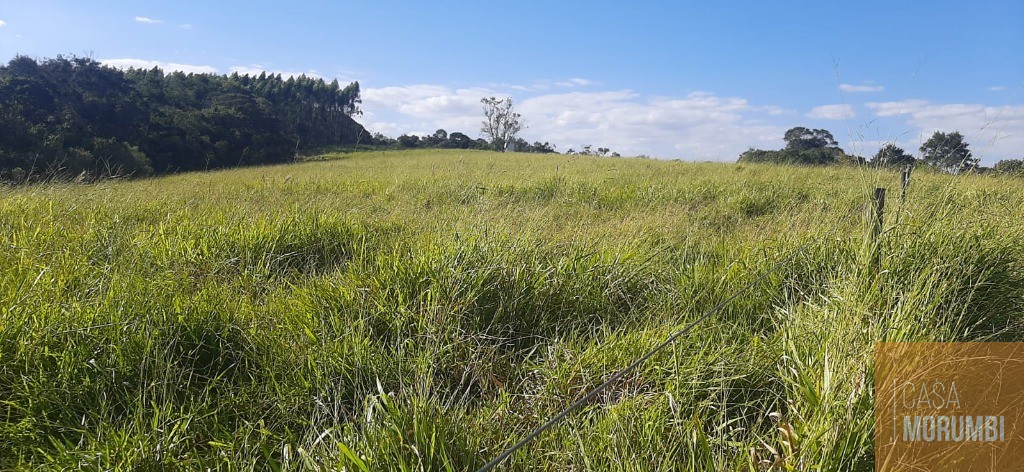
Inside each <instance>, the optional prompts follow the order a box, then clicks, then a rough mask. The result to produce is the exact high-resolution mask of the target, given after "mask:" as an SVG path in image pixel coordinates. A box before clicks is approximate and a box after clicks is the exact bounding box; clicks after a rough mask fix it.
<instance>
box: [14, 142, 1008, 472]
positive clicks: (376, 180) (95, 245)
mask: <svg viewBox="0 0 1024 472" xmlns="http://www.w3.org/2000/svg"><path fill="white" fill-rule="evenodd" d="M325 157H326V160H323V161H317V162H306V163H298V164H289V165H276V166H265V167H247V168H243V169H233V170H221V171H214V172H205V173H187V174H178V175H173V176H166V177H160V178H152V179H139V180H132V181H120V182H119V181H100V182H98V183H94V184H88V185H75V184H47V185H27V186H20V187H4V186H0V259H2V260H4V261H7V262H6V263H5V264H3V265H0V312H2V313H3V314H2V315H0V405H2V407H0V469H4V470H9V469H27V468H39V467H44V468H59V467H69V468H103V469H108V468H118V469H127V468H132V469H153V468H158V467H164V468H173V467H183V468H188V469H199V468H205V467H227V466H228V465H230V466H231V468H233V469H239V470H263V469H265V468H266V466H267V465H268V464H276V465H279V466H281V467H283V468H285V469H298V468H305V469H316V468H317V467H318V466H324V467H325V468H333V467H336V466H345V467H347V470H398V469H406V470H442V469H445V468H447V467H450V468H451V469H453V470H467V469H474V468H476V467H479V466H481V465H483V464H484V463H486V462H487V461H489V460H490V459H492V458H494V457H495V456H497V455H498V454H499V453H500V452H501V451H502V449H503V448H504V447H507V446H509V445H511V444H512V443H514V442H515V441H517V440H518V439H520V438H522V437H523V436H525V435H526V434H527V433H529V431H530V430H531V429H532V428H534V427H535V426H537V425H539V424H540V423H542V422H544V421H545V420H547V419H548V418H550V417H552V416H554V415H555V414H556V413H558V412H559V411H560V410H561V409H562V408H563V407H565V406H567V405H568V404H569V403H571V402H572V401H573V400H574V399H576V398H578V397H579V396H580V395H582V394H583V393H584V392H586V391H587V390H588V389H590V388H592V387H594V386H596V385H598V384H600V383H601V382H602V381H603V380H604V379H605V378H607V377H608V376H609V375H611V374H612V373H613V372H615V371H616V370H618V369H620V368H621V367H624V366H625V365H627V364H629V363H630V362H631V361H632V360H634V359H636V358H638V357H640V356H641V355H642V354H643V353H644V352H646V351H647V350H649V349H651V348H653V347H654V346H656V345H658V344H660V343H661V342H662V341H663V340H664V339H666V338H667V337H668V336H670V335H671V334H672V333H674V332H676V331H677V330H679V329H680V328H682V327H683V326H685V325H686V324H687V323H688V322H690V321H692V320H694V319H696V318H697V317H698V316H700V315H701V314H702V313H703V312H704V311H705V310H707V309H708V308H710V307H711V306H713V305H714V304H716V303H717V302H719V301H721V300H723V299H725V298H726V297H727V296H729V295H730V294H731V293H733V292H734V291H735V290H737V289H739V288H741V287H743V286H744V285H746V284H747V283H749V282H751V281H753V280H755V278H756V277H757V276H759V275H760V274H762V273H764V272H766V271H768V270H769V269H770V268H772V266H774V265H775V264H776V263H778V262H779V261H783V260H785V258H786V257H787V256H790V255H791V254H792V253H793V251H795V250H796V249H797V248H798V247H801V246H802V245H804V244H806V250H805V251H803V252H801V253H800V254H799V255H797V256H795V257H794V258H792V259H791V260H789V262H786V263H784V264H783V265H782V267H781V268H780V269H779V270H778V271H777V272H775V273H773V274H772V275H770V276H768V277H767V278H765V279H764V280H762V281H760V282H758V283H756V284H754V286H753V288H752V289H750V290H749V291H746V292H744V294H743V295H741V296H740V297H739V298H738V299H736V300H735V301H733V302H732V303H730V304H728V305H727V307H726V308H725V310H724V311H723V312H721V313H717V314H715V315H713V316H711V317H710V318H708V319H707V320H706V321H704V322H703V323H701V324H699V325H698V326H697V328H696V329H695V330H694V331H693V332H691V333H690V334H689V335H687V336H685V337H683V338H681V339H680V341H679V342H678V343H676V344H675V345H674V346H673V347H672V348H670V349H669V350H667V351H665V352H662V353H661V354H658V355H656V356H654V357H653V358H651V359H650V361H649V362H647V363H646V364H644V365H643V366H642V367H641V368H640V369H639V370H638V371H637V372H635V373H634V374H631V375H629V376H627V377H626V378H625V379H623V381H622V382H619V383H617V384H615V385H613V386H612V388H611V389H609V390H607V391H606V392H604V393H603V394H601V395H600V396H599V397H598V398H597V399H595V400H594V401H592V402H589V403H588V404H587V405H586V406H585V407H584V408H583V409H582V410H581V411H579V412H576V413H573V414H571V415H570V416H569V417H568V418H566V420H565V421H564V422H563V423H562V424H560V425H559V426H557V427H555V428H554V429H552V430H550V431H548V432H547V433H545V434H544V435H542V436H540V437H539V438H537V439H536V440H535V441H533V442H532V443H530V444H529V445H527V446H526V448H525V449H523V450H522V451H520V452H519V453H516V454H515V455H513V456H512V457H511V458H510V460H509V461H508V463H507V465H508V466H509V467H508V469H507V470H589V469H596V470H637V469H657V470H676V469H684V470H750V469H751V468H754V469H755V470H764V469H765V467H762V466H761V465H754V464H760V463H761V461H768V462H773V461H777V462H778V463H779V464H789V465H792V466H796V465H797V464H802V465H801V467H802V468H804V469H805V470H871V469H872V468H873V449H872V448H873V443H872V427H873V424H874V423H873V419H872V408H873V402H874V400H873V394H872V388H871V387H872V378H873V377H872V375H873V369H874V364H873V354H872V353H873V346H874V343H875V342H876V341H881V340H887V341H910V340H914V341H926V340H937V341H946V340H993V339H1003V340H1017V341H1020V340H1022V339H1024V331H1022V326H1021V324H1020V321H1021V318H1020V316H1021V314H1022V313H1024V243H1022V241H1024V239H1022V238H1021V236H1024V235H1022V229H1024V227H1022V225H1021V224H1020V221H1021V220H1022V218H1024V184H1022V181H1021V180H1019V179H1016V180H1015V179H1011V178H1003V177H995V176H960V177H953V176H948V175H929V174H925V173H922V174H921V175H915V178H914V181H913V185H912V187H911V189H910V193H909V195H908V198H907V201H906V202H905V203H901V202H900V199H899V191H898V188H899V176H898V175H896V174H895V173H893V172H884V171H871V170H865V169H864V168H846V167H827V168H808V167H785V166H768V165H757V164H739V165H737V164H714V163H682V162H663V161H654V160H643V159H603V158H594V157H583V156H565V155H544V156H537V155H520V154H498V153H489V152H476V151H437V152H370V153H358V154H346V155H334V156H325ZM876 186H882V187H887V188H888V189H889V191H890V194H889V195H890V196H889V203H888V206H887V209H886V215H885V218H886V231H885V232H884V233H883V235H882V239H881V243H880V251H881V262H880V264H879V265H878V266H877V267H874V266H872V264H871V262H870V261H871V260H872V258H873V256H872V255H871V253H870V250H868V249H865V247H866V246H865V236H866V235H867V234H868V231H867V227H866V224H865V218H864V213H865V209H866V205H867V203H868V201H869V195H870V193H871V191H872V189H873V188H875V187H876ZM780 431H791V432H792V433H796V434H795V436H788V437H787V436H786V435H784V434H781V433H780ZM766 446H771V448H772V449H774V451H776V454H777V455H775V456H773V453H772V452H770V450H769V449H768V447H766Z"/></svg>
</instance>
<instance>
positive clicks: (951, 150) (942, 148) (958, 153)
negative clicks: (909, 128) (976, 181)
mask: <svg viewBox="0 0 1024 472" xmlns="http://www.w3.org/2000/svg"><path fill="white" fill-rule="evenodd" d="M920 150H921V159H922V160H923V161H925V162H927V163H929V164H931V165H933V166H935V167H938V168H940V169H943V170H945V171H948V172H953V173H956V172H963V171H966V170H971V169H974V168H976V167H978V159H977V158H975V157H973V156H972V155H971V150H970V149H968V148H967V143H965V142H964V135H962V134H960V132H959V131H954V132H952V133H943V132H941V131H936V132H935V133H933V134H932V137H931V138H928V141H925V143H924V144H922V145H921V149H920Z"/></svg>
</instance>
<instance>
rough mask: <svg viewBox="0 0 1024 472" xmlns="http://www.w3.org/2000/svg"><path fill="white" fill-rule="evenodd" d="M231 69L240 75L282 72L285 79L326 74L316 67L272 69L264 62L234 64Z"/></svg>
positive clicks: (317, 77) (319, 76)
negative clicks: (245, 64) (244, 64)
mask: <svg viewBox="0 0 1024 472" xmlns="http://www.w3.org/2000/svg"><path fill="white" fill-rule="evenodd" d="M230 70H231V72H238V74H239V75H253V76H258V75H260V74H262V73H264V72H266V73H267V75H277V74H281V77H283V78H285V79H287V78H289V77H298V76H300V75H305V76H306V77H312V78H314V79H322V78H324V76H322V75H320V74H319V73H318V72H317V71H316V70H315V69H310V70H307V71H305V72H302V71H287V70H278V69H270V68H267V67H264V66H263V65H262V64H252V65H249V66H232V67H231V69H230Z"/></svg>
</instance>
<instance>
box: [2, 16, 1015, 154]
mask: <svg viewBox="0 0 1024 472" xmlns="http://www.w3.org/2000/svg"><path fill="white" fill-rule="evenodd" d="M16 54H23V55H29V56H33V57H37V58H45V57H53V56H55V55H57V54H76V55H89V56H92V57H94V58H96V59H98V60H101V61H104V62H106V63H108V64H111V65H115V66H121V67H126V66H133V65H134V66H151V65H154V64H157V65H161V66H162V67H164V68H167V69H180V70H186V71H194V72H218V73H231V72H232V71H240V72H242V73H245V72H250V73H259V71H262V70H267V71H270V72H280V73H283V74H285V75H288V74H299V73H305V74H307V75H315V76H320V77H324V78H327V79H332V78H338V79H340V80H342V81H352V80H358V81H359V82H360V84H361V86H362V89H363V99H364V103H363V105H362V109H363V111H364V115H363V116H362V117H360V118H357V119H358V120H359V121H360V122H362V123H363V124H364V125H366V126H367V127H368V128H370V129H371V130H374V131H382V132H384V133H385V134H388V135H392V136H397V135H398V134H401V133H432V132H433V131H434V130H436V129H438V128H444V129H446V130H448V131H449V132H452V131H463V132H466V133H467V134H469V135H471V136H473V137H476V136H478V130H479V121H480V118H481V114H482V113H481V108H480V103H479V100H480V98H481V97H483V96H492V95H493V96H511V97H513V98H514V100H515V102H516V107H517V109H518V110H519V111H520V112H521V113H522V114H523V116H524V119H525V121H526V124H527V126H528V128H527V129H526V130H525V131H524V132H523V133H522V134H523V136H524V137H525V138H527V139H528V140H530V141H534V140H540V141H549V142H552V143H554V144H556V145H558V149H559V150H562V151H565V150H567V149H569V148H577V149H579V147H580V146H582V145H584V144H591V145H593V146H594V147H598V146H605V147H610V148H612V150H615V151H619V152H621V153H623V154H646V155H650V156H656V157H663V158H683V159H692V160H734V159H735V158H736V156H737V155H738V154H739V152H742V151H743V150H745V149H747V148H748V147H763V148H777V147H781V146H782V144H783V143H782V139H781V137H782V134H783V133H784V131H785V130H786V129H788V128H790V127H792V126H808V127H814V128H826V129H829V130H831V131H832V133H833V134H834V135H835V136H836V138H837V139H838V140H839V141H840V143H841V145H842V146H843V147H844V148H845V149H847V151H851V152H856V153H859V154H862V155H870V154H872V153H874V151H875V150H876V149H877V148H878V146H879V145H880V143H882V142H886V141H896V142H897V143H898V144H900V145H901V146H903V147H904V148H905V149H907V150H908V151H911V152H914V153H916V152H917V148H918V147H919V146H920V144H921V142H923V140H924V139H927V136H928V135H930V134H931V133H932V132H933V131H935V130H943V131H953V130H959V131H961V132H963V133H964V134H965V136H966V137H967V139H968V142H969V143H971V147H972V149H973V150H974V152H975V155H977V156H980V157H981V158H982V161H983V163H986V164H991V163H994V162H995V161H996V160H998V159H1003V158H1024V2H1021V1H1019V0H1015V1H979V2H962V1H959V2H952V1H935V2H909V1H873V0H861V1H857V2H844V3H837V2H798V1H790V2H724V1H723V2H643V1H637V2H633V3H631V4H627V3H626V2H610V1H587V2H551V1H547V2H541V1H532V0H530V1H518V2H481V1H479V0H477V1H472V2H411V1H372V2H371V1H365V0H364V1H361V2H347V1H343V2H306V3H299V2H295V3H289V2H266V3H260V2H252V1H249V2H236V1H219V2H192V1H177V2H156V1H151V2H141V1H111V2H102V3H101V2H80V1H79V2H73V1H47V0H39V1H33V2H24V1H9V0H0V60H4V61H6V60H9V59H10V58H12V57H14V56H15V55H16Z"/></svg>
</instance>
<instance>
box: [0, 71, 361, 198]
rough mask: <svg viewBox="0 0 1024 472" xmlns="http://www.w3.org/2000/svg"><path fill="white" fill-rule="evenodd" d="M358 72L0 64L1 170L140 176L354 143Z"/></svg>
mask: <svg viewBox="0 0 1024 472" xmlns="http://www.w3.org/2000/svg"><path fill="white" fill-rule="evenodd" d="M359 103H360V100H359V84H358V83H352V84H350V85H348V86H346V87H344V88H342V87H341V86H340V85H339V84H338V82H337V81H333V82H331V83H327V82H325V81H324V80H323V79H312V78H309V77H305V76H300V77H298V78H295V77H292V78H289V79H288V80H283V79H282V78H281V76H280V75H270V76H267V75H265V74H261V75H260V76H259V77H251V76H239V75H238V74H232V75H231V76H219V75H209V74H185V73H182V72H174V73H170V74H165V73H164V72H163V71H161V70H160V69H158V68H153V69H149V70H144V69H130V70H128V71H121V70H118V69H114V68H110V67H106V66H103V65H102V64H100V63H99V62H96V61H95V60H92V59H88V58H79V57H71V58H65V57H61V56H58V57H57V58H55V59H47V60H44V61H41V62H37V61H35V60H33V59H31V58H28V57H24V56H18V57H16V58H14V59H12V60H11V61H10V62H9V63H8V64H7V65H6V66H0V129H2V130H3V132H0V180H8V181H14V182H23V181H27V180H36V179H42V178H68V177H74V176H78V177H80V178H98V177H110V176H144V175H149V174H153V173H166V172H175V171H184V170H200V169H213V168H222V167H232V166H238V165H247V164H265V163H275V162H287V161H290V160H292V159H293V158H294V155H295V153H296V152H297V151H300V150H308V149H313V148H318V147H322V146H329V145H341V144H355V143H358V142H359V140H360V138H362V137H364V136H366V138H367V139H366V141H367V142H372V138H369V136H368V134H367V133H366V130H365V129H364V128H363V127H362V126H360V125H359V124H358V123H356V122H355V121H354V120H353V119H352V118H351V115H353V114H358V113H359V108H358V104H359Z"/></svg>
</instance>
